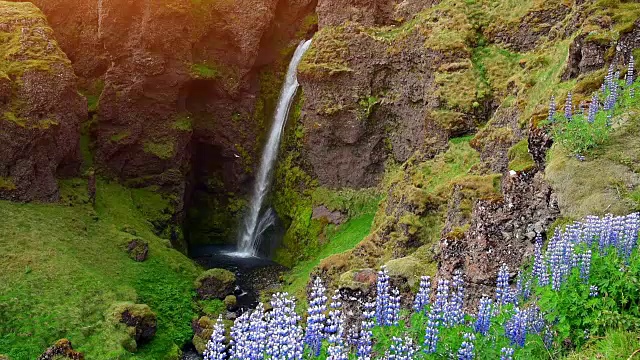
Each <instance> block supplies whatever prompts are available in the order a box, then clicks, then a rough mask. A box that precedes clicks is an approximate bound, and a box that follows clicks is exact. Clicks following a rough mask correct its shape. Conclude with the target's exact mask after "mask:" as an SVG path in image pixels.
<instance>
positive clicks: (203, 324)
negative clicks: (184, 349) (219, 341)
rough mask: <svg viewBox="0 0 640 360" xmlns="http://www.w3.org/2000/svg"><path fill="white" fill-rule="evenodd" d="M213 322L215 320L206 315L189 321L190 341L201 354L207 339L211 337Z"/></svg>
mask: <svg viewBox="0 0 640 360" xmlns="http://www.w3.org/2000/svg"><path fill="white" fill-rule="evenodd" d="M214 324H215V321H214V320H212V319H211V318H210V317H208V316H203V317H201V318H200V319H198V320H194V321H193V323H191V328H192V329H193V339H192V340H191V342H192V343H193V346H195V348H196V350H198V353H200V354H202V353H203V352H204V349H205V348H206V347H207V341H209V338H211V334H212V333H213V325H214Z"/></svg>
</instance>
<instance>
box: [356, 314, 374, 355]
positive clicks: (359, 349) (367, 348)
mask: <svg viewBox="0 0 640 360" xmlns="http://www.w3.org/2000/svg"><path fill="white" fill-rule="evenodd" d="M375 307H376V304H375V303H374V302H365V303H364V309H363V311H362V325H361V326H360V327H361V329H360V336H359V338H358V343H357V345H356V358H357V359H358V360H371V350H372V338H373V333H372V332H371V329H372V328H373V325H374V321H375V313H376V312H375Z"/></svg>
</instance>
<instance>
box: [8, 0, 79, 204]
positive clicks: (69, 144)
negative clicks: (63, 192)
mask: <svg viewBox="0 0 640 360" xmlns="http://www.w3.org/2000/svg"><path fill="white" fill-rule="evenodd" d="M0 31H1V32H2V33H3V34H5V39H4V41H3V43H2V44H0V59H2V60H0V65H1V66H0V198H2V199H10V200H17V201H31V200H40V201H55V200H57V199H58V197H59V194H58V185H57V181H56V176H58V175H74V174H76V172H77V169H78V165H79V147H78V143H79V139H80V133H79V123H80V121H81V120H82V119H84V118H86V116H87V112H86V102H85V101H84V99H83V98H82V97H81V96H80V95H79V94H78V92H77V88H76V77H75V75H74V74H73V69H72V68H71V64H70V62H69V59H67V57H66V55H65V54H64V53H63V52H62V51H61V50H60V48H59V47H58V45H57V43H56V41H55V39H54V38H53V31H52V30H51V28H50V27H49V25H48V24H47V21H46V18H45V16H44V15H43V14H42V13H41V12H40V11H39V10H38V9H37V8H36V7H35V6H34V5H33V4H31V3H26V2H24V3H10V2H4V1H3V2H0Z"/></svg>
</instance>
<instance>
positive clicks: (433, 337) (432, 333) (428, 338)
mask: <svg viewBox="0 0 640 360" xmlns="http://www.w3.org/2000/svg"><path fill="white" fill-rule="evenodd" d="M438 312H439V311H438V310H437V309H436V308H435V306H434V307H432V308H431V310H430V311H429V315H428V317H427V330H426V332H425V335H424V347H425V352H426V353H427V354H433V353H435V352H436V350H437V347H438V334H439V332H440V330H439V329H438V324H439V319H438V318H439V315H438Z"/></svg>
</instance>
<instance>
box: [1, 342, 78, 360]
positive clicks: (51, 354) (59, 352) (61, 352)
mask: <svg viewBox="0 0 640 360" xmlns="http://www.w3.org/2000/svg"><path fill="white" fill-rule="evenodd" d="M0 359H3V358H2V356H1V355H0ZM54 359H55V360H84V355H83V354H82V353H79V352H77V351H75V350H73V347H72V346H71V341H69V340H67V339H60V340H58V341H56V343H55V344H53V346H51V347H50V348H48V349H47V350H46V351H45V352H44V353H43V354H42V355H40V357H38V360H54Z"/></svg>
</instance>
